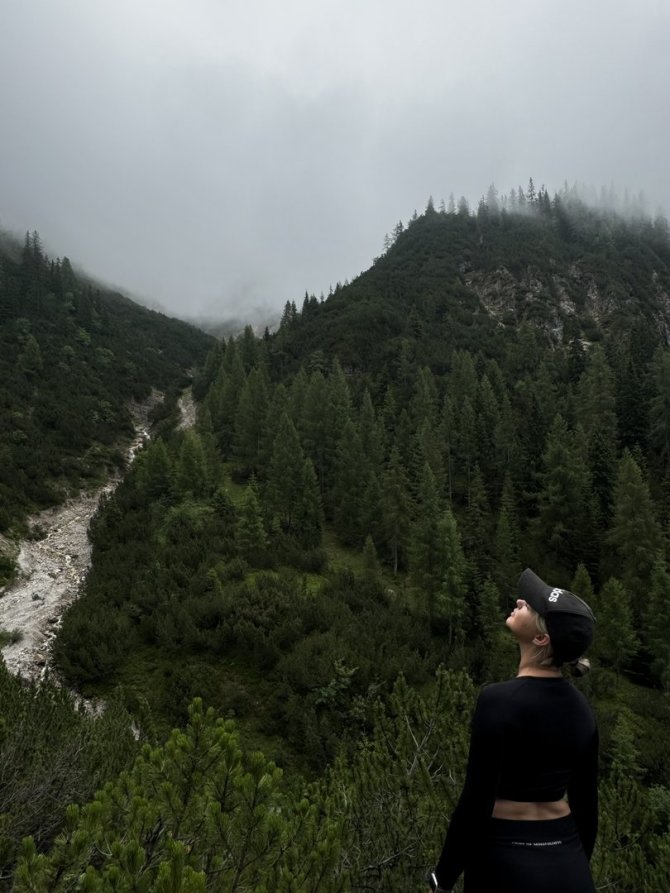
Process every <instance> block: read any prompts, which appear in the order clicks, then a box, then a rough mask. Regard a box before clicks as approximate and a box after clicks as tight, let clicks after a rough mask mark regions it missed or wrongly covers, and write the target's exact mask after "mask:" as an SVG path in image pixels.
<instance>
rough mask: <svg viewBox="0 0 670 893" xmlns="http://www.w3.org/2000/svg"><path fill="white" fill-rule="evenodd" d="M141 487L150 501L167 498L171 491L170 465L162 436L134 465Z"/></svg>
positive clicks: (150, 445)
mask: <svg viewBox="0 0 670 893" xmlns="http://www.w3.org/2000/svg"><path fill="white" fill-rule="evenodd" d="M136 468H137V475H138V479H139V484H140V487H141V489H142V490H143V491H144V493H146V496H147V498H148V499H149V500H151V501H152V502H153V501H154V500H158V499H168V498H169V497H170V495H171V491H172V486H173V482H172V465H171V463H170V458H169V456H168V451H167V449H166V448H165V442H164V441H163V440H162V438H159V439H158V440H155V441H154V442H153V443H151V444H149V446H148V447H147V448H146V450H144V452H143V453H142V454H141V457H140V459H139V462H138V464H137V466H136Z"/></svg>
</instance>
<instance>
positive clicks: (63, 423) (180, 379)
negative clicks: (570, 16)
mask: <svg viewBox="0 0 670 893" xmlns="http://www.w3.org/2000/svg"><path fill="white" fill-rule="evenodd" d="M210 344H211V339H209V338H208V337H207V336H206V335H204V334H203V333H202V332H200V331H199V330H197V329H195V328H193V327H191V326H188V325H186V324H185V323H183V322H181V321H179V320H173V319H168V318H167V317H165V316H163V315H162V314H159V313H155V312H153V311H150V310H147V309H145V308H143V307H140V306H139V305H137V304H134V303H133V302H131V301H129V300H128V299H127V298H124V297H122V296H121V295H119V294H115V293H111V292H109V291H108V290H105V289H102V288H100V287H98V286H96V285H95V284H93V283H91V282H90V281H89V280H87V279H85V278H83V277H82V276H80V275H77V274H75V272H74V270H73V268H72V265H71V264H70V261H69V260H68V258H66V257H64V258H57V259H53V258H49V257H48V255H47V254H46V253H45V251H44V249H43V247H42V243H41V240H40V237H39V235H38V234H37V233H36V232H33V233H28V234H26V238H25V241H24V243H23V245H21V244H20V243H17V242H16V241H15V240H14V239H13V238H11V237H10V236H7V235H2V237H1V238H0V378H1V386H0V533H6V532H8V531H10V530H11V528H12V525H14V524H18V525H19V529H20V525H21V522H22V520H23V519H24V518H25V515H26V513H28V512H31V511H35V510H37V509H40V508H44V507H45V506H49V505H53V504H55V503H58V502H60V501H61V500H62V499H63V497H64V496H65V495H66V494H67V492H68V491H70V490H74V491H76V490H77V489H78V488H80V487H81V486H86V485H89V484H91V483H92V482H94V481H96V480H100V479H101V477H104V475H106V474H107V473H108V471H109V469H110V468H114V467H116V466H118V465H119V464H123V458H122V455H121V453H120V452H119V449H118V447H119V444H120V442H121V440H122V439H124V438H125V439H129V437H130V436H131V435H132V432H133V428H132V420H131V416H130V412H129V410H128V403H129V401H131V400H135V401H138V400H142V399H144V398H146V397H147V396H148V395H149V394H150V392H151V390H152V388H155V389H157V390H160V391H164V392H167V391H173V392H176V391H177V390H178V389H179V388H180V387H183V386H184V384H185V383H186V382H187V381H188V370H189V368H190V367H192V366H194V365H196V364H199V363H201V362H202V359H203V358H204V355H205V353H206V352H207V350H208V348H209V346H210ZM168 402H169V401H168Z"/></svg>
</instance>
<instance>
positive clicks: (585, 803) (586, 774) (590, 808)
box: [568, 728, 598, 859]
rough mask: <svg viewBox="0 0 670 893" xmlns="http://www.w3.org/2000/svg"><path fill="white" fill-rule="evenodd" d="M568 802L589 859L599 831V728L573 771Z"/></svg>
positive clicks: (595, 730)
mask: <svg viewBox="0 0 670 893" xmlns="http://www.w3.org/2000/svg"><path fill="white" fill-rule="evenodd" d="M568 803H569V804H570V812H571V813H572V814H573V816H574V819H575V824H576V825H577V831H578V832H579V838H580V840H581V842H582V846H583V847H584V852H585V853H586V856H587V858H588V859H590V858H591V853H592V852H593V847H594V846H595V842H596V834H597V832H598V729H597V728H595V729H594V731H593V736H592V737H591V740H590V741H589V744H588V746H587V748H586V751H585V752H584V755H583V757H582V758H581V759H580V761H579V763H578V765H577V768H576V769H575V771H574V772H573V773H572V777H571V778H570V783H569V785H568Z"/></svg>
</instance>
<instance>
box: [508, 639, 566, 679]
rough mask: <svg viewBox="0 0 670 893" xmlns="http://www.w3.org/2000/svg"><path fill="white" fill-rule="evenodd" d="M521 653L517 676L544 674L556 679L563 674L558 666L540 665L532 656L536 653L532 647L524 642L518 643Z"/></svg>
mask: <svg viewBox="0 0 670 893" xmlns="http://www.w3.org/2000/svg"><path fill="white" fill-rule="evenodd" d="M519 650H520V652H521V654H520V657H519V669H518V671H517V674H516V675H517V676H544V677H546V678H548V679H551V678H556V679H558V678H559V677H560V676H562V675H563V674H562V673H561V670H560V668H559V667H540V666H538V665H537V664H536V663H535V662H534V660H533V658H534V656H535V653H536V649H535V648H534V647H525V643H520V648H519Z"/></svg>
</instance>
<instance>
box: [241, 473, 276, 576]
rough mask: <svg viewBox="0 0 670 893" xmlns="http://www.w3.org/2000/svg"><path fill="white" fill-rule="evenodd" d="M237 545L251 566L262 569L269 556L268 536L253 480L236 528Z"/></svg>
mask: <svg viewBox="0 0 670 893" xmlns="http://www.w3.org/2000/svg"><path fill="white" fill-rule="evenodd" d="M235 543H236V545H237V549H238V551H239V553H240V555H241V556H242V557H243V558H244V559H245V561H248V562H249V564H251V565H253V566H256V567H261V566H262V565H263V564H264V563H265V560H266V555H267V546H268V541H267V535H266V533H265V528H264V526H263V517H262V515H261V509H260V505H259V502H258V487H257V485H256V480H255V478H253V477H252V478H251V481H250V482H249V485H248V486H247V488H246V491H245V493H244V497H243V499H242V504H241V506H240V510H239V513H238V517H237V524H236V527H235Z"/></svg>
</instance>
